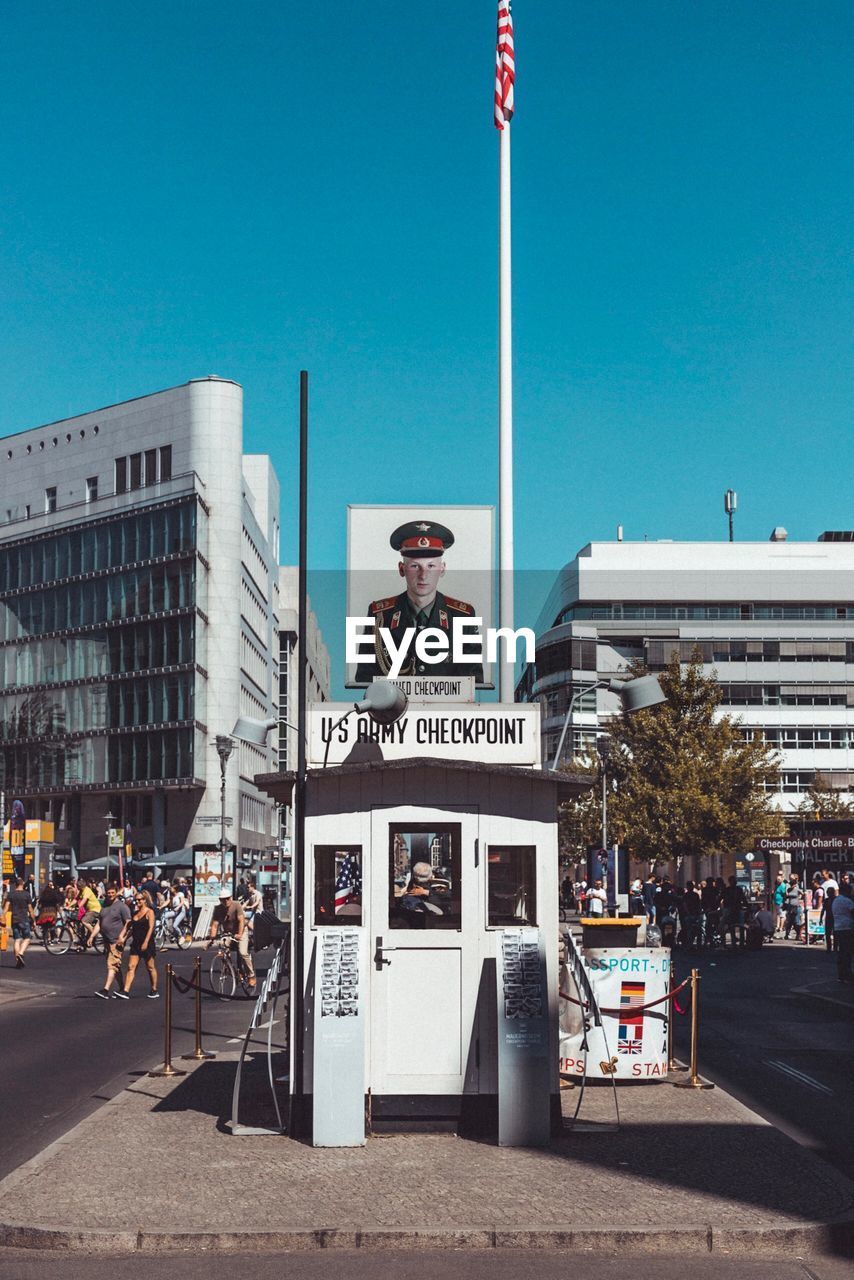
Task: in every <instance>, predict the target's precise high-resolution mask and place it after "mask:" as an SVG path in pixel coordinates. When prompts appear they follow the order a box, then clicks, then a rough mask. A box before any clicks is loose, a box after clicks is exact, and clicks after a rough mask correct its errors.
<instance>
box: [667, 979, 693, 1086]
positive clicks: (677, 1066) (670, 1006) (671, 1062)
mask: <svg viewBox="0 0 854 1280" xmlns="http://www.w3.org/2000/svg"><path fill="white" fill-rule="evenodd" d="M667 994H668V996H669V997H670V999H669V1000H668V1001H667V1070H668V1071H687V1070H688V1068H687V1067H683V1066H682V1065H681V1063H678V1062H677V1061H676V1058H675V1056H674V1042H675V1040H676V1037H675V1035H674V1034H673V1032H674V1030H675V1023H674V1021H673V1012H674V1006H675V999H674V995H673V965H672V963H671V965H670V973H669V974H668V977H667Z"/></svg>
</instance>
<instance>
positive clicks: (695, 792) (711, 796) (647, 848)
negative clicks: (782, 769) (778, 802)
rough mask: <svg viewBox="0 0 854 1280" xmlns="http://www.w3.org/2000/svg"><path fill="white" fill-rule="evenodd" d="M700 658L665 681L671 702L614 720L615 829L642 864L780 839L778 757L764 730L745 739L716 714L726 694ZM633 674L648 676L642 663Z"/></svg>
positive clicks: (665, 675) (611, 808) (675, 665)
mask: <svg viewBox="0 0 854 1280" xmlns="http://www.w3.org/2000/svg"><path fill="white" fill-rule="evenodd" d="M701 668H702V655H701V654H700V653H699V652H697V653H695V654H694V655H693V657H692V660H691V662H690V664H689V665H688V666H686V667H685V668H684V669H683V668H682V666H681V665H680V663H679V660H678V657H677V656H676V655H675V654H674V656H673V658H672V660H671V662H670V664H669V666H668V667H667V668H666V670H665V671H663V672H662V673H661V675H660V677H659V678H660V680H661V687H662V689H663V691H664V693H665V695H666V697H667V702H666V703H664V704H662V705H661V706H658V707H654V708H651V709H650V710H648V711H640V712H638V713H637V714H635V715H631V716H630V715H628V714H626V713H625V712H624V713H623V714H622V715H620V716H618V717H615V719H614V720H613V721H612V722H611V723H610V724H609V726H608V732H609V736H610V737H611V740H612V748H611V759H610V762H609V765H608V773H609V776H610V777H611V778H613V779H614V780H615V782H616V791H614V792H612V791H610V790H609V793H608V827H609V831H610V833H611V835H612V837H613V839H614V840H616V841H619V843H620V844H621V845H623V846H625V847H628V849H629V850H630V852H631V853H632V854H633V855H634V856H635V857H636V858H638V859H642V860H648V861H656V860H657V861H671V860H672V861H674V862H675V863H676V865H677V866H678V865H679V863H680V862H681V860H682V859H683V858H684V857H685V856H686V855H695V856H699V857H704V856H709V855H715V854H722V853H727V852H732V851H733V850H737V849H745V848H750V847H751V846H752V844H753V840H754V837H755V836H759V835H782V834H784V831H785V825H784V823H783V820H782V817H781V816H780V815H779V814H778V813H776V812H775V811H774V810H773V809H772V807H771V795H770V792H771V791H772V790H774V789H776V787H777V784H778V782H779V756H778V755H777V754H776V753H775V752H774V751H773V750H772V749H771V748H770V747H769V746H768V745H767V744H766V743H765V742H764V741H763V740H762V738H761V737H760V736H759V735H758V734H757V735H756V736H754V737H751V738H745V737H744V735H743V734H742V732H741V729H740V727H739V726H738V724H737V723H736V722H735V721H734V720H733V719H732V718H731V717H730V716H721V717H719V716H717V715H716V711H717V708H718V706H719V705H720V700H721V693H720V687H719V685H718V683H717V680H716V679H715V678H714V677H713V676H704V675H703V672H702V669H701ZM631 674H632V675H642V674H644V668H642V667H641V666H640V665H636V666H635V667H634V668H633V669H632V671H631Z"/></svg>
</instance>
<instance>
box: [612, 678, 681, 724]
mask: <svg viewBox="0 0 854 1280" xmlns="http://www.w3.org/2000/svg"><path fill="white" fill-rule="evenodd" d="M608 688H609V689H610V690H611V692H612V693H618V694H619V695H620V697H621V698H622V701H623V710H624V711H627V712H628V713H629V715H632V714H633V713H634V712H635V711H645V710H646V708H647V707H657V706H659V704H660V703H662V702H666V701H667V698H666V697H665V695H664V691H663V689H662V687H661V685H660V684H659V682H658V676H636V677H635V679H634V680H611V681H610V682H609V684H608Z"/></svg>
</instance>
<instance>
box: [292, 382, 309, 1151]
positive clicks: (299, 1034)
mask: <svg viewBox="0 0 854 1280" xmlns="http://www.w3.org/2000/svg"><path fill="white" fill-rule="evenodd" d="M298 592H299V600H298V605H297V607H298V609H299V617H298V622H297V649H298V658H297V661H298V664H299V665H298V667H297V673H298V683H297V702H298V706H297V729H298V733H297V777H296V788H295V791H296V795H295V800H296V813H295V815H294V843H293V848H292V850H291V868H292V880H291V919H292V921H293V928H292V929H291V936H292V939H293V955H292V965H291V973H292V975H293V981H292V982H291V1001H290V1005H291V1035H290V1043H291V1046H292V1049H291V1080H292V1082H293V1084H292V1087H291V1124H290V1129H291V1133H292V1135H298V1134H300V1133H302V1131H303V1124H304V1116H303V1098H304V1080H305V1076H304V1072H303V1052H304V1035H303V1000H304V985H305V957H304V954H303V951H304V946H305V901H304V899H305V870H306V868H305V800H306V754H305V739H306V733H307V728H308V724H307V721H308V707H307V705H306V703H307V696H308V654H307V652H306V647H307V645H306V633H307V623H308V373H307V372H306V370H305V369H303V370H301V371H300V376H299V579H298Z"/></svg>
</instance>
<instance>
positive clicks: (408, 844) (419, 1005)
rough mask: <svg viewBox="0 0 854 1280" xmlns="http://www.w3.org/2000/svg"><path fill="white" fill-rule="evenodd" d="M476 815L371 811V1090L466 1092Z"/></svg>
mask: <svg viewBox="0 0 854 1280" xmlns="http://www.w3.org/2000/svg"><path fill="white" fill-rule="evenodd" d="M477 837H478V816H477V814H476V813H472V812H462V811H458V810H454V809H441V810H439V809H421V808H414V807H412V806H407V807H406V808H405V809H404V808H390V809H374V810H373V811H372V814H371V852H370V866H371V884H372V891H371V915H370V921H371V924H370V930H371V936H370V950H371V960H372V964H371V970H370V972H371V1020H372V1027H371V1065H370V1087H371V1090H372V1092H373V1093H374V1094H384V1095H401V1094H460V1093H462V1092H463V1083H464V1081H465V1079H466V1074H467V1070H468V1076H469V1080H471V1079H472V1065H471V1064H472V1061H473V1054H472V1053H471V1038H472V1027H473V1024H474V1014H475V1006H476V1001H477V988H478V979H479V965H478V963H477V957H478V930H477V910H478V887H477V885H478V872H477V866H476V859H477Z"/></svg>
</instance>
